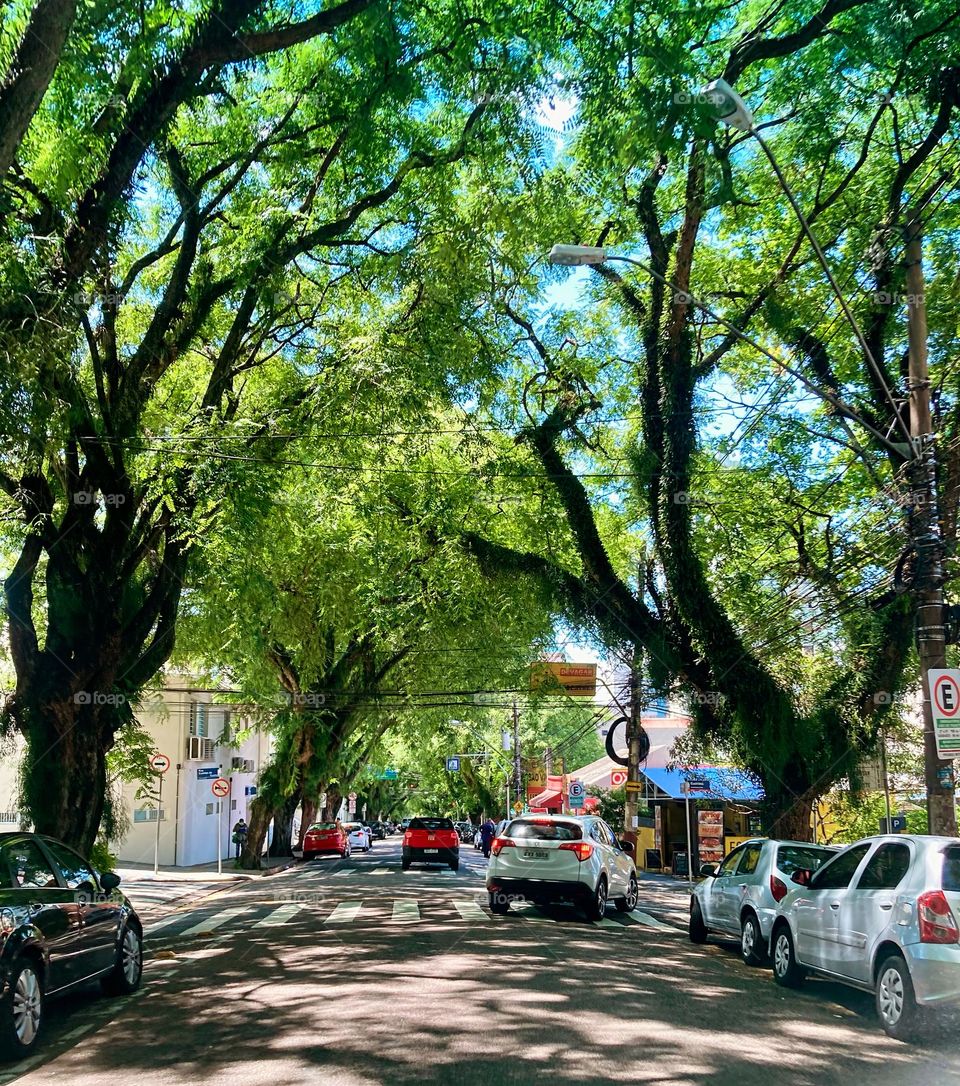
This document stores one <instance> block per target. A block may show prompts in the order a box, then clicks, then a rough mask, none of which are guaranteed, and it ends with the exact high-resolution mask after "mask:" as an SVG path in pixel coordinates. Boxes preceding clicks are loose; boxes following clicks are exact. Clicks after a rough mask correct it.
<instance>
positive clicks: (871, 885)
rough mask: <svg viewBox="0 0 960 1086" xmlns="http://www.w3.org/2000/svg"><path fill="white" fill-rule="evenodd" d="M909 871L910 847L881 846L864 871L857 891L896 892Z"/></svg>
mask: <svg viewBox="0 0 960 1086" xmlns="http://www.w3.org/2000/svg"><path fill="white" fill-rule="evenodd" d="M909 870H910V846H909V845H907V844H902V845H881V846H880V847H879V848H878V849H877V851H876V852H875V853H874V854H873V855H872V856H871V857H870V862H869V863H868V864H867V866H866V867H865V868H864V869H863V874H862V875H861V876H860V881H859V882H858V883H857V889H858V890H895V889H896V888H897V887H898V886H899V885H900V883H901V882H902V881H903V877H904V875H906V873H907V872H908V871H909Z"/></svg>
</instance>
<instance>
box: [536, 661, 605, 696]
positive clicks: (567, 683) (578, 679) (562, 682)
mask: <svg viewBox="0 0 960 1086" xmlns="http://www.w3.org/2000/svg"><path fill="white" fill-rule="evenodd" d="M552 688H559V690H561V691H562V692H563V693H565V694H569V695H570V696H571V697H575V698H592V697H594V696H595V695H596V693H597V665H596V664H561V663H557V662H556V661H554V660H538V661H537V663H535V664H531V665H530V689H531V690H541V689H542V690H544V691H549V690H550V689H552Z"/></svg>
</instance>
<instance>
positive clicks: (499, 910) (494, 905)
mask: <svg viewBox="0 0 960 1086" xmlns="http://www.w3.org/2000/svg"><path fill="white" fill-rule="evenodd" d="M490 912H492V913H493V914H494V915H495V916H506V915H507V913H508V912H510V898H508V897H507V895H506V894H491V895H490Z"/></svg>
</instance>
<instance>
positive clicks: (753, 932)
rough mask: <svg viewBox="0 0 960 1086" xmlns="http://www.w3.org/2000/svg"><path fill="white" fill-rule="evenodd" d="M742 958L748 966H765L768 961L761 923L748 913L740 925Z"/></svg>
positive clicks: (752, 914)
mask: <svg viewBox="0 0 960 1086" xmlns="http://www.w3.org/2000/svg"><path fill="white" fill-rule="evenodd" d="M740 957H741V958H743V960H744V962H745V963H746V964H747V965H763V964H764V963H765V962H766V960H767V955H766V954H765V953H764V947H763V933H762V932H761V931H760V921H759V920H757V918H756V915H755V914H754V913H746V914H745V915H744V917H743V922H742V923H741V925H740Z"/></svg>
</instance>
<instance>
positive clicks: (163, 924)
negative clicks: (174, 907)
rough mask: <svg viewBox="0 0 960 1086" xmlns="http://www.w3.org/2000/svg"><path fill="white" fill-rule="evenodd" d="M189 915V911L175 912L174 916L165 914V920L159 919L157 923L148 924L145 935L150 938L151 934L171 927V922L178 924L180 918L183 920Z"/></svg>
mask: <svg viewBox="0 0 960 1086" xmlns="http://www.w3.org/2000/svg"><path fill="white" fill-rule="evenodd" d="M188 915H189V914H188V913H174V914H173V916H165V917H164V918H163V920H158V921H157V923H156V924H148V925H147V928H146V932H145V935H146V937H147V938H148V939H149V938H150V936H151V935H153V934H155V933H156V932H158V931H162V930H163V929H164V928H169V927H170V925H171V924H176V922H177V921H178V920H182V919H183V918H184V917H185V916H188Z"/></svg>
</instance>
